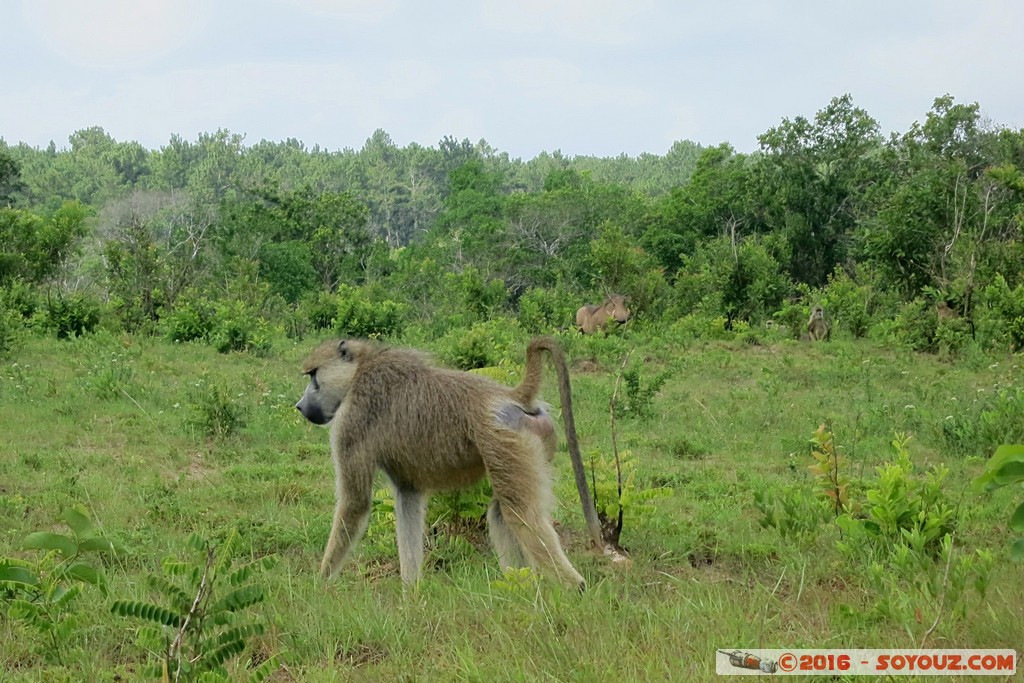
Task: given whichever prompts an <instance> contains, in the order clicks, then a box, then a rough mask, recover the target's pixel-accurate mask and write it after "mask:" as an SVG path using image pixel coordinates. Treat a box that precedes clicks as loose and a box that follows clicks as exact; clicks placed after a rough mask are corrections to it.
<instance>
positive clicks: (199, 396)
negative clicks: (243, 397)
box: [187, 377, 246, 439]
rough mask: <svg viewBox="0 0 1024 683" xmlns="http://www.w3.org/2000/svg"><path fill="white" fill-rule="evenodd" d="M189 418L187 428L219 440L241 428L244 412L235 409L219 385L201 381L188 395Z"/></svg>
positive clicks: (227, 393)
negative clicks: (189, 405) (189, 403)
mask: <svg viewBox="0 0 1024 683" xmlns="http://www.w3.org/2000/svg"><path fill="white" fill-rule="evenodd" d="M190 398H191V404H192V416H191V417H190V418H189V419H188V420H187V424H188V426H189V427H192V428H193V429H196V430H198V431H199V432H200V433H201V434H203V435H204V436H207V437H210V438H214V439H223V438H227V437H229V436H232V435H233V434H235V433H237V432H238V431H239V430H241V429H242V427H244V426H245V414H246V410H245V408H243V407H242V406H240V405H238V404H237V403H236V402H235V400H234V398H233V397H232V395H231V392H229V391H228V389H227V388H226V387H225V386H223V385H222V384H220V383H218V382H214V381H209V380H208V379H207V378H205V377H204V378H202V379H200V380H199V381H198V382H196V384H195V387H194V389H193V390H192V392H191V397H190Z"/></svg>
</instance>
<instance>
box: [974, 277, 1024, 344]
mask: <svg viewBox="0 0 1024 683" xmlns="http://www.w3.org/2000/svg"><path fill="white" fill-rule="evenodd" d="M980 303H981V305H980V306H979V307H978V308H979V314H980V315H979V317H980V318H981V320H980V321H979V322H980V324H979V328H981V329H983V330H984V334H983V339H985V341H988V342H990V343H991V344H992V345H993V346H997V347H1002V348H1005V347H1007V346H1009V347H1010V349H1012V350H1013V351H1014V352H1018V351H1021V350H1024V284H1019V285H1017V286H1016V287H1015V288H1014V289H1010V285H1009V284H1007V282H1006V278H1004V277H1003V276H1002V275H996V276H995V278H994V279H993V281H992V283H991V284H990V285H988V286H987V287H985V289H984V290H982V293H981V297H980Z"/></svg>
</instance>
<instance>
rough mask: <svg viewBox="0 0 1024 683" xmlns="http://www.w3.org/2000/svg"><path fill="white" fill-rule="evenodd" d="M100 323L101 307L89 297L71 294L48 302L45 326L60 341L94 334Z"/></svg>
mask: <svg viewBox="0 0 1024 683" xmlns="http://www.w3.org/2000/svg"><path fill="white" fill-rule="evenodd" d="M99 323H100V305H99V303H98V302H96V301H95V300H94V299H91V298H90V297H88V296H85V295H82V294H69V295H64V296H58V297H55V298H52V299H48V300H47V301H46V304H45V323H44V324H45V326H46V327H47V329H49V330H51V331H53V332H54V334H56V335H57V338H58V339H68V338H69V337H79V336H81V335H83V334H85V333H87V332H92V331H93V330H95V329H96V326H97V325H99Z"/></svg>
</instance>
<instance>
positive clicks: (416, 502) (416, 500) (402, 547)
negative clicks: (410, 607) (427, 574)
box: [395, 486, 427, 585]
mask: <svg viewBox="0 0 1024 683" xmlns="http://www.w3.org/2000/svg"><path fill="white" fill-rule="evenodd" d="M426 519H427V496H426V495H424V494H423V493H422V492H421V491H415V490H410V489H405V490H403V489H399V488H398V487H397V486H396V487H395V528H396V530H397V532H398V561H399V564H400V566H401V568H402V583H405V584H407V585H408V584H413V583H416V581H417V580H418V579H419V578H420V568H421V567H422V566H423V527H424V524H425V523H426Z"/></svg>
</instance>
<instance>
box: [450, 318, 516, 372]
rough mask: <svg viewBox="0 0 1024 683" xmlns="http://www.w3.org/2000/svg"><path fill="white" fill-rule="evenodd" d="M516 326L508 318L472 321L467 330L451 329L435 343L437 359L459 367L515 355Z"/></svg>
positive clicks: (495, 362) (481, 365)
mask: <svg viewBox="0 0 1024 683" xmlns="http://www.w3.org/2000/svg"><path fill="white" fill-rule="evenodd" d="M519 336H520V335H519V329H518V326H517V325H516V323H515V322H513V321H512V320H509V319H508V318H499V319H496V320H489V321H487V322H482V323H476V324H475V325H473V326H472V327H471V328H469V329H468V330H465V329H455V330H452V331H450V332H449V333H448V334H447V335H445V336H444V337H443V338H442V339H441V340H440V341H439V342H438V347H439V353H440V356H441V359H442V360H443V361H444V362H445V363H447V364H449V365H452V366H454V367H456V368H459V369H461V370H472V369H474V368H485V367H488V366H491V365H498V364H500V363H501V361H502V360H506V359H509V358H513V357H518V354H521V352H513V348H514V347H516V346H518V345H519V341H518V340H519Z"/></svg>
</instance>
